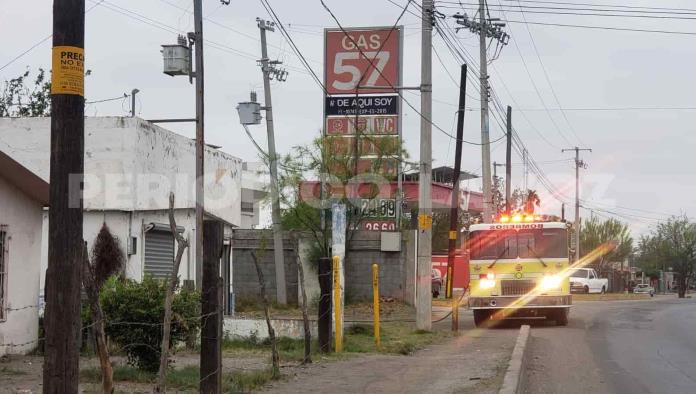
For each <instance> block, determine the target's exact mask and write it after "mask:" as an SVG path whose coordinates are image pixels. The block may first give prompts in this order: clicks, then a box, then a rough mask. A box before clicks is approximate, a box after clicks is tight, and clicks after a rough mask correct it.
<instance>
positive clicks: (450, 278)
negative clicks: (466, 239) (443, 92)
mask: <svg viewBox="0 0 696 394" xmlns="http://www.w3.org/2000/svg"><path fill="white" fill-rule="evenodd" d="M466 71H467V69H466V64H462V74H461V78H460V82H459V109H458V110H457V141H456V145H455V149H454V174H453V175H452V200H451V203H450V204H451V206H450V226H449V245H448V250H447V285H446V287H445V296H446V297H447V298H452V286H453V283H454V258H455V253H456V249H457V234H458V233H459V231H458V230H459V220H458V219H459V174H460V172H461V168H462V142H463V141H462V139H463V138H464V112H465V111H466V108H465V106H466Z"/></svg>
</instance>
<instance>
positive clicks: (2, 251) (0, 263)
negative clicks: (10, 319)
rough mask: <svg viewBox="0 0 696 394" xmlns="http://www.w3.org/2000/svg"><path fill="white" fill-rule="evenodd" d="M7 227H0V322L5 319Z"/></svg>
mask: <svg viewBox="0 0 696 394" xmlns="http://www.w3.org/2000/svg"><path fill="white" fill-rule="evenodd" d="M7 254H8V253H7V226H5V225H0V321H2V320H5V319H6V318H7V297H8V294H7V272H8V268H7V265H8V261H7V259H8V257H7Z"/></svg>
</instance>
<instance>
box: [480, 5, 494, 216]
mask: <svg viewBox="0 0 696 394" xmlns="http://www.w3.org/2000/svg"><path fill="white" fill-rule="evenodd" d="M479 16H480V23H481V33H480V34H479V55H480V56H479V57H480V59H479V70H480V77H481V89H480V90H481V164H482V167H481V168H482V171H481V182H483V222H484V223H490V222H491V221H492V220H493V215H492V212H493V211H492V209H491V205H492V203H493V195H492V194H491V145H490V133H489V130H488V126H489V124H488V59H487V58H486V57H487V56H486V47H487V46H486V41H487V37H486V33H485V31H486V0H479Z"/></svg>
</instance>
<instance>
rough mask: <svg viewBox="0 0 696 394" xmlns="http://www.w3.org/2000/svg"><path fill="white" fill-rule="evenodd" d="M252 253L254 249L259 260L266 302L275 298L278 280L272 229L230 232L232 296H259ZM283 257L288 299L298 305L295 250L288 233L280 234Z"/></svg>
mask: <svg viewBox="0 0 696 394" xmlns="http://www.w3.org/2000/svg"><path fill="white" fill-rule="evenodd" d="M252 252H255V253H256V257H257V258H258V259H259V264H260V265H261V271H262V272H263V276H264V280H265V282H266V293H267V295H268V298H269V301H275V300H276V294H277V293H276V291H277V283H276V276H275V259H274V254H273V232H272V231H271V230H246V229H244V230H241V229H240V230H237V229H236V230H234V231H233V232H232V282H233V291H234V294H235V298H236V299H237V300H239V299H242V298H256V299H258V300H260V299H261V291H260V287H259V277H258V274H257V272H256V266H255V265H254V260H253V258H252V256H251V253H252ZM283 256H284V258H285V282H286V289H287V290H286V292H287V296H288V302H289V303H292V304H297V301H298V299H297V280H298V279H297V277H298V275H297V253H296V251H295V243H294V241H293V240H292V239H291V237H290V235H289V234H288V233H285V234H284V236H283Z"/></svg>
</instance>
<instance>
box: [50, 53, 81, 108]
mask: <svg viewBox="0 0 696 394" xmlns="http://www.w3.org/2000/svg"><path fill="white" fill-rule="evenodd" d="M51 64H52V67H53V69H52V74H51V94H74V95H78V96H82V97H84V96H85V50H84V48H79V47H72V46H57V47H53V57H52V63H51Z"/></svg>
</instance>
